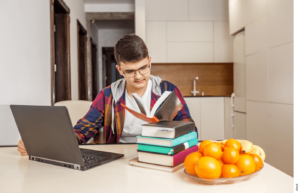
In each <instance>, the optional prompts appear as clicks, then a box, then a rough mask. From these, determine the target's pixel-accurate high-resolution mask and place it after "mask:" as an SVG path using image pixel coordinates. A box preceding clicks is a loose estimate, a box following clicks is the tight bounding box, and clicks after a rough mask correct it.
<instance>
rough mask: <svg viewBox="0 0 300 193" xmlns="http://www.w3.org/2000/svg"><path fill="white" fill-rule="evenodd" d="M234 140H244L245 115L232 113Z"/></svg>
mask: <svg viewBox="0 0 300 193" xmlns="http://www.w3.org/2000/svg"><path fill="white" fill-rule="evenodd" d="M233 120H234V127H233V138H234V139H246V113H239V112H234V119H233Z"/></svg>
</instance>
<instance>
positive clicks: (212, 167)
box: [184, 139, 263, 179]
mask: <svg viewBox="0 0 300 193" xmlns="http://www.w3.org/2000/svg"><path fill="white" fill-rule="evenodd" d="M241 149H242V148H241V144H240V142H238V141H237V140H235V139H229V140H227V141H226V143H225V144H222V143H217V142H212V141H210V140H205V141H203V142H201V143H200V146H199V151H198V152H194V153H191V154H189V155H188V156H187V157H186V158H185V161H184V166H185V169H186V171H187V172H188V173H189V174H191V175H195V176H198V177H200V178H208V179H215V178H220V177H222V178H232V177H238V176H243V175H247V174H251V173H253V172H255V171H258V170H260V169H261V168H262V167H263V161H262V159H261V158H260V156H258V155H256V154H248V153H242V152H241Z"/></svg>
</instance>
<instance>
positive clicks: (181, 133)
mask: <svg viewBox="0 0 300 193" xmlns="http://www.w3.org/2000/svg"><path fill="white" fill-rule="evenodd" d="M142 128H143V130H142V135H140V136H137V143H138V161H139V162H146V163H151V164H158V165H163V166H171V167H175V166H177V165H179V164H181V163H183V162H184V159H185V157H186V156H187V155H189V154H190V153H192V152H196V151H198V146H197V144H198V139H197V133H196V132H194V129H195V124H194V123H193V122H186V121H162V122H158V123H150V124H144V125H142Z"/></svg>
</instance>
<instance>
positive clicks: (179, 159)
mask: <svg viewBox="0 0 300 193" xmlns="http://www.w3.org/2000/svg"><path fill="white" fill-rule="evenodd" d="M196 151H198V146H197V145H195V146H193V147H191V148H189V149H186V150H184V151H182V152H180V153H177V154H175V155H173V166H177V165H179V164H181V163H183V162H184V159H185V158H186V156H188V155H189V154H190V153H193V152H196Z"/></svg>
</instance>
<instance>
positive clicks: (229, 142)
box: [224, 139, 241, 151]
mask: <svg viewBox="0 0 300 193" xmlns="http://www.w3.org/2000/svg"><path fill="white" fill-rule="evenodd" d="M224 146H225V147H234V148H235V149H237V150H238V151H240V150H241V143H240V142H238V141H237V140H235V139H228V140H227V141H226V143H225V144H224Z"/></svg>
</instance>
